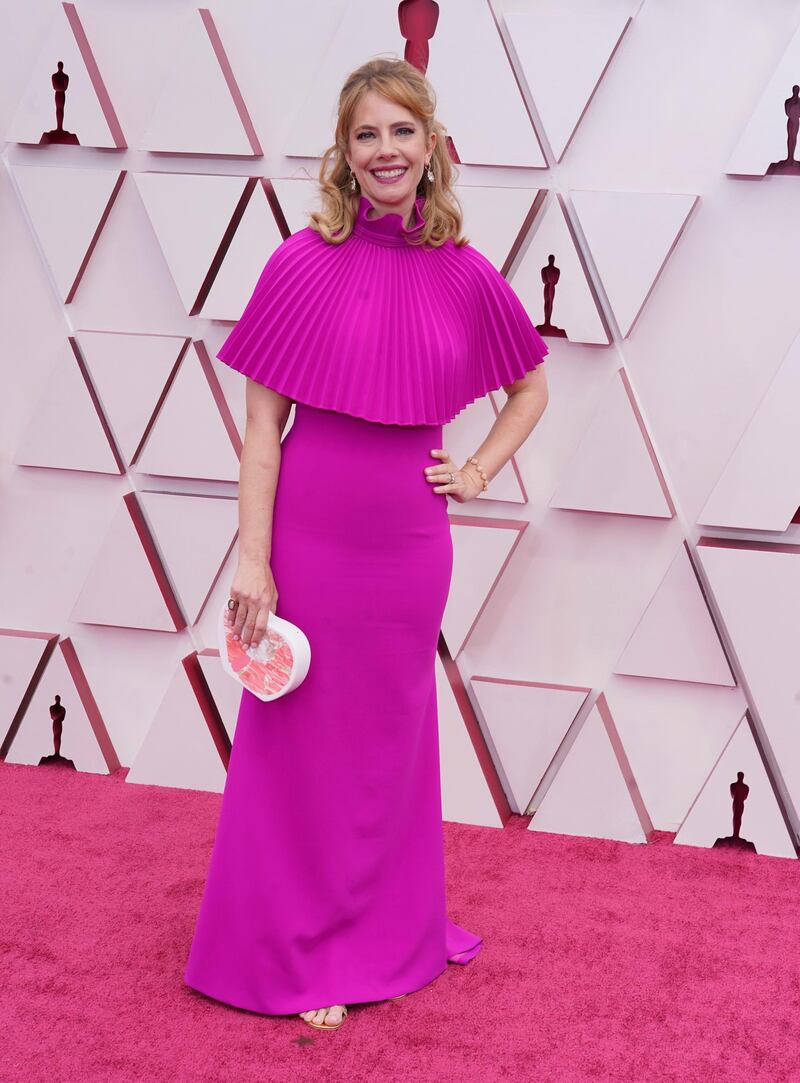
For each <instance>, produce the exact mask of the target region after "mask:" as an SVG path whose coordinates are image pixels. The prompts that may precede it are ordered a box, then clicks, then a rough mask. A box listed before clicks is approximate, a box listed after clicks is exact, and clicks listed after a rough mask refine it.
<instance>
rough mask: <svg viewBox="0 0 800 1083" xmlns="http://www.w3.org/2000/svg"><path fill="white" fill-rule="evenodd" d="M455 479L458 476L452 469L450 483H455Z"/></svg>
mask: <svg viewBox="0 0 800 1083" xmlns="http://www.w3.org/2000/svg"><path fill="white" fill-rule="evenodd" d="M455 480H456V476H455V474H454V473H453V471H452V470H451V471H450V484H451V485H453V484H454V483H455Z"/></svg>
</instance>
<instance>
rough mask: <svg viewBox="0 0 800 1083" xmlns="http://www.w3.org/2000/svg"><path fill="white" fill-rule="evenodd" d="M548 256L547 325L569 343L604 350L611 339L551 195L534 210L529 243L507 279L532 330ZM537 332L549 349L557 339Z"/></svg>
mask: <svg viewBox="0 0 800 1083" xmlns="http://www.w3.org/2000/svg"><path fill="white" fill-rule="evenodd" d="M550 256H553V257H554V260H553V266H554V267H555V268H556V269H557V271H558V272H559V277H558V281H557V283H556V285H555V295H554V298H553V311H552V313H551V317H550V322H551V324H552V325H553V326H554V327H558V328H561V329H562V330H563V331H564V333H565V337H566V338H567V339H568V340H569V341H570V342H587V343H593V344H597V345H603V346H607V345H608V344H609V343H610V341H611V335H610V333H609V330H608V328H607V327H606V326H605V322H604V320H603V315H602V311H601V309H600V307H599V304H598V302H597V298H596V297H595V296H594V292H593V290H592V287H591V285H590V282H589V279H588V278H587V275H586V271H585V270H584V265H583V261H582V258H581V254H580V252H579V250H578V248H577V247H576V245H575V241H574V240H573V236H572V233H571V232H570V229H569V226H568V225H567V220H566V218H565V215H564V208H563V206H562V204H561V201H560V200H558V199H556V198H554V197H552V198H550V199H549V200H547V201H546V202H545V204H544V206H543V207H542V209H541V210H540V211H539V213H538V215H537V217H536V221H535V222H534V223H533V227H532V236H531V239H530V242H529V243H528V244H527V247H526V248H525V252H524V254H523V255H522V257H521V258H520V259H519V262H518V263H517V264H516V266H515V269H514V272H513V275H512V277H511V279H510V281H511V285H512V286H513V287H514V290H515V291H516V293H517V295H518V296H519V299H520V300H521V301H522V303H523V304H524V305H525V308H526V310H527V312H528V315H529V316H530V317H531V319H532V320H533V322H534V324H535V325H536V326H537V327H539V326H540V325H542V324H543V321H544V315H545V308H544V285H543V283H542V270H543V268H545V267H548V266H549V265H550ZM542 333H543V334H544V337H545V339H546V340H547V342H548V345H550V339H551V338H556V337H558V336H555V335H548V333H547V331H543V332H542Z"/></svg>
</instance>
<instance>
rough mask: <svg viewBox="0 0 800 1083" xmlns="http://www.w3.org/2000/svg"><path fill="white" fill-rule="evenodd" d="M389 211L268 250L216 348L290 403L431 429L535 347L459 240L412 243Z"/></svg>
mask: <svg viewBox="0 0 800 1083" xmlns="http://www.w3.org/2000/svg"><path fill="white" fill-rule="evenodd" d="M424 202H425V198H424V196H420V197H419V198H418V199H417V200H416V203H415V210H416V223H415V225H414V226H412V227H411V228H410V229H407V228H406V226H405V224H404V222H403V218H402V215H400V214H384V215H382V216H381V217H379V218H368V217H367V212H368V211H370V210H371V209H373V207H372V203H371V202H370V201H369V199H367V197H366V196H363V195H362V196H361V199H360V202H359V210H358V217H357V219H356V222H355V224H354V227H353V232H352V233H351V235H350V236H349V237H348V238H347V240H346V241H344V242H343V243H342V244H340V245H332V244H328V243H327V242H326V241H324V240H323V238H322V237H320V235H319V234H318V233H317V232H316V231H315V230H313V229H311V228H310V227H306V228H305V229H301V230H298V232H297V233H294V234H292V235H291V236H290V237H288V238H287V239H286V240H285V241H283V242H282V243H281V244H280V245H279V246H278V247H277V248H276V249H275V251H274V252H273V253H272V255H271V256H270V257H269V259H268V260H267V262H266V265H265V266H264V269H263V270H262V272H261V275H260V276H259V279H258V282H257V283H256V287H255V289H254V290H253V294H252V296H251V297H250V300H249V301H248V302H247V305H246V306H245V309H244V312H243V313H242V316H241V318H240V319H239V321H238V322H237V323H236V325H235V326H234V328H233V329H232V331H231V332H230V334H229V335H228V337H227V338H226V340H225V341H224V343H223V344H222V346H221V347H220V350H219V352H218V353H217V357H218V358H219V359H220V360H221V361H224V362H225V364H227V365H230V366H231V368H234V369H236V370H237V371H238V372H242V373H244V375H246V376H249V377H251V378H252V379H253V380H257V381H258V382H259V383H262V384H264V385H265V386H267V387H271V388H272V389H273V390H275V391H278V392H280V393H281V394H282V395H286V396H287V397H288V398H291V399H293V400H294V401H296V402H302V403H306V404H307V405H309V406H316V407H319V408H320V409H323V410H336V411H338V412H340V413H346V414H352V415H353V416H355V417H362V418H365V419H367V420H368V421H378V422H382V423H383V424H387V425H440V424H446V423H447V422H449V421H451V420H452V419H453V418H454V417H455V416H456V414H458V413H459V412H460V411H461V410H463V409H464V407H465V406H467V405H468V404H469V403H471V402H474V401H475V400H476V399H479V398H481V397H482V396H483V395H485V394H486V393H487V392H488V391H494V390H497V389H498V388H499V387H501V386H503V385H504V384H510V383H513V382H514V381H515V380H518V379H520V378H521V377H522V376H524V375H525V373H526V372H529V371H531V370H532V369H534V368H536V366H537V365H538V364H539V363H540V362H541V361H542V360H543V358H544V357H545V355H546V354H547V353H548V348H547V346H546V344H545V342H544V340H543V339H542V337H541V335H540V334H539V333H538V331H537V330H536V328H535V327H534V326H533V323H532V322H531V319H530V317H529V316H528V313H527V312H526V311H525V308H524V307H523V305H522V302H521V301H520V300H519V298H518V297H517V295H516V293H515V292H514V290H513V289H512V288H511V286H510V285H509V284H508V282H506V280H505V279H504V278H503V276H502V275H501V274H500V273H499V271H497V269H496V268H495V267H494V265H493V264H492V263H490V262H489V260H488V259H487V258H486V257H485V256H484V255H482V254H481V253H480V252H479V251H478V250H477V249H476V248H473V247H472V245H469V244H467V245H463V246H461V247H458V246H456V245H455V244H454V242H453V240H452V239H449V240H448V241H447V242H446V243H445V244H443V245H441V246H440V247H438V248H434V247H432V246H431V245H422V246H420V245H412V244H410V243H409V240H408V238H409V237H411V236H413V235H414V234H415V233H417V232H418V231H419V230H420V229H422V227H423V225H424V219H423V217H422V212H423V207H424Z"/></svg>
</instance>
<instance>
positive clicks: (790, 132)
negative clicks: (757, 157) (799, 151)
mask: <svg viewBox="0 0 800 1083" xmlns="http://www.w3.org/2000/svg"><path fill="white" fill-rule="evenodd" d="M783 111H784V113H785V114H786V118H787V119H786V157H785V158H783V159H782V160H781V161H780V162H771V163H770V165H769V166H768V168H767V175H770V174H771V175H773V176H775V175H776V174H777V175H778V176H781V175H782V176H784V177H787V176H788V177H800V162H798V161H797V159H796V158H795V156H794V152H795V148H796V147H797V129H798V127H800V86H798V84H797V83H795V85H794V86H793V87H792V96H791V97H790V98H787V99H786V101H785V102H784V103H783Z"/></svg>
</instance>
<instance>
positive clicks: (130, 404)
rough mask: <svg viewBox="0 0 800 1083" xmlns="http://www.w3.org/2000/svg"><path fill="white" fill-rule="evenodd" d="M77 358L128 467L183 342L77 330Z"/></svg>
mask: <svg viewBox="0 0 800 1083" xmlns="http://www.w3.org/2000/svg"><path fill="white" fill-rule="evenodd" d="M76 338H77V341H78V345H79V348H80V351H81V354H82V356H83V358H84V361H85V363H86V367H87V369H88V371H89V375H90V377H91V380H92V383H93V384H94V387H95V389H96V391H97V395H98V398H99V400H100V405H101V407H102V409H103V413H104V414H105V417H106V418H107V420H108V424H109V427H110V429H111V431H112V432H113V434H114V441H115V443H116V446H117V448H118V449H119V451H120V454H121V455H122V457H123V459H124V461H125V462H126V463H129V464H130V463H131V462H132V461H133V460H134V458H135V455H136V452H137V449H138V448H139V446H140V444H141V442H142V439H143V437H144V434H145V432H146V430H147V427H148V425H149V423H150V421H151V420H152V418H153V415H154V413H155V411H156V408H157V406H158V404H159V401H160V398H161V396H162V394H163V393H164V392H165V389H166V386H167V383H168V381H169V379H170V377H171V375H172V373H173V372H174V371H175V368H176V366H177V364H178V360H179V359H180V356H181V354H182V352H183V350H185V348H186V346H187V344H188V339H186V338H183V337H181V336H178V335H131V334H118V333H113V332H108V331H79V332H78V334H77V336H76Z"/></svg>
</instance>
